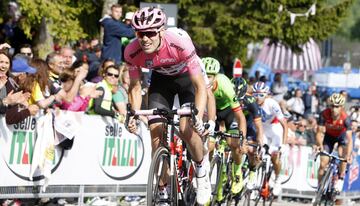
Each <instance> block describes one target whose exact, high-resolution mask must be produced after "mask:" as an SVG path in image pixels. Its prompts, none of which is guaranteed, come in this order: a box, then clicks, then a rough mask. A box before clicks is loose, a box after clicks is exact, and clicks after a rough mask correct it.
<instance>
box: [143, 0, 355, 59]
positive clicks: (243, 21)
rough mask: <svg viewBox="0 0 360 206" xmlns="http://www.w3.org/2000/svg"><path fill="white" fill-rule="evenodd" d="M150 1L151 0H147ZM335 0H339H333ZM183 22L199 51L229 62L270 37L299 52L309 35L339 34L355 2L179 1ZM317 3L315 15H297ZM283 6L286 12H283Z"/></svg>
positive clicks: (318, 36) (305, 0)
mask: <svg viewBox="0 0 360 206" xmlns="http://www.w3.org/2000/svg"><path fill="white" fill-rule="evenodd" d="M147 1H148V2H151V0H147ZM333 1H335V0H333ZM159 2H162V3H177V4H178V6H179V26H181V27H183V28H185V29H186V30H187V31H188V32H189V33H190V35H191V36H192V38H193V41H194V42H195V44H196V46H197V47H198V48H199V50H200V52H199V53H200V55H202V56H206V55H211V56H213V57H216V58H218V59H220V60H221V61H222V62H223V63H224V64H227V65H230V64H231V61H232V59H234V57H239V58H240V59H242V60H245V56H246V48H247V44H248V43H250V42H258V41H262V40H263V39H264V38H270V39H271V40H272V41H273V42H282V43H283V44H284V45H287V46H289V47H290V48H292V49H293V50H295V51H298V52H301V49H300V47H299V45H301V44H304V43H306V42H307V41H308V40H309V38H310V37H311V38H313V39H315V40H323V39H326V38H327V37H329V36H330V35H331V34H333V33H334V32H336V30H337V29H338V27H339V24H340V22H341V20H342V19H343V18H344V17H345V16H346V14H347V10H348V8H349V7H350V6H351V4H352V0H341V1H337V2H335V3H333V4H328V1H327V0H317V1H315V0H197V1H193V0H178V1H169V0H164V1H159ZM315 2H316V14H315V15H313V16H311V15H309V16H308V17H297V18H296V20H295V23H294V24H293V25H291V24H290V13H289V12H292V13H305V12H307V11H308V10H309V8H310V7H311V5H312V4H313V3H315ZM280 5H282V7H283V10H282V11H279V7H280Z"/></svg>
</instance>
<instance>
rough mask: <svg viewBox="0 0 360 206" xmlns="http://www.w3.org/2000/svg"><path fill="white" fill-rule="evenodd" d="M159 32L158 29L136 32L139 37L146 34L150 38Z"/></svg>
mask: <svg viewBox="0 0 360 206" xmlns="http://www.w3.org/2000/svg"><path fill="white" fill-rule="evenodd" d="M157 34H158V32H157V31H146V32H140V31H138V32H136V36H137V37H138V38H140V39H141V38H144V36H146V37H148V38H151V37H154V36H156V35H157Z"/></svg>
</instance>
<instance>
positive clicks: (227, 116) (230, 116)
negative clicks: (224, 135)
mask: <svg viewBox="0 0 360 206" xmlns="http://www.w3.org/2000/svg"><path fill="white" fill-rule="evenodd" d="M222 121H224V122H225V127H226V130H229V129H230V126H231V123H232V122H233V121H234V111H233V110H232V109H231V107H226V108H225V109H223V110H218V109H217V110H216V126H215V130H216V131H218V130H219V125H220V123H221V122H222Z"/></svg>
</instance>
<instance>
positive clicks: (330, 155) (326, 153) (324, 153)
mask: <svg viewBox="0 0 360 206" xmlns="http://www.w3.org/2000/svg"><path fill="white" fill-rule="evenodd" d="M319 155H320V156H321V155H325V156H328V157H330V158H331V159H336V160H339V161H341V162H347V160H346V159H344V158H342V157H338V156H335V155H333V154H330V153H328V152H326V151H320V152H318V153H316V156H315V160H316V159H317V157H318V156H319Z"/></svg>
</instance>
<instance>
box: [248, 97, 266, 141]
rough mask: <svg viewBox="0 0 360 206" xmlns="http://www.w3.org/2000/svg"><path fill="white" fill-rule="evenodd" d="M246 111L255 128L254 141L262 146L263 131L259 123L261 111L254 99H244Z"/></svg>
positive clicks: (260, 122)
mask: <svg viewBox="0 0 360 206" xmlns="http://www.w3.org/2000/svg"><path fill="white" fill-rule="evenodd" d="M245 101H246V103H247V109H248V111H249V112H250V113H251V114H252V115H253V121H254V125H255V128H256V141H257V143H258V144H260V145H263V143H264V141H263V138H264V129H263V125H262V121H261V111H260V108H259V105H258V104H257V103H256V99H255V98H254V97H248V96H247V97H246V99H245Z"/></svg>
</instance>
